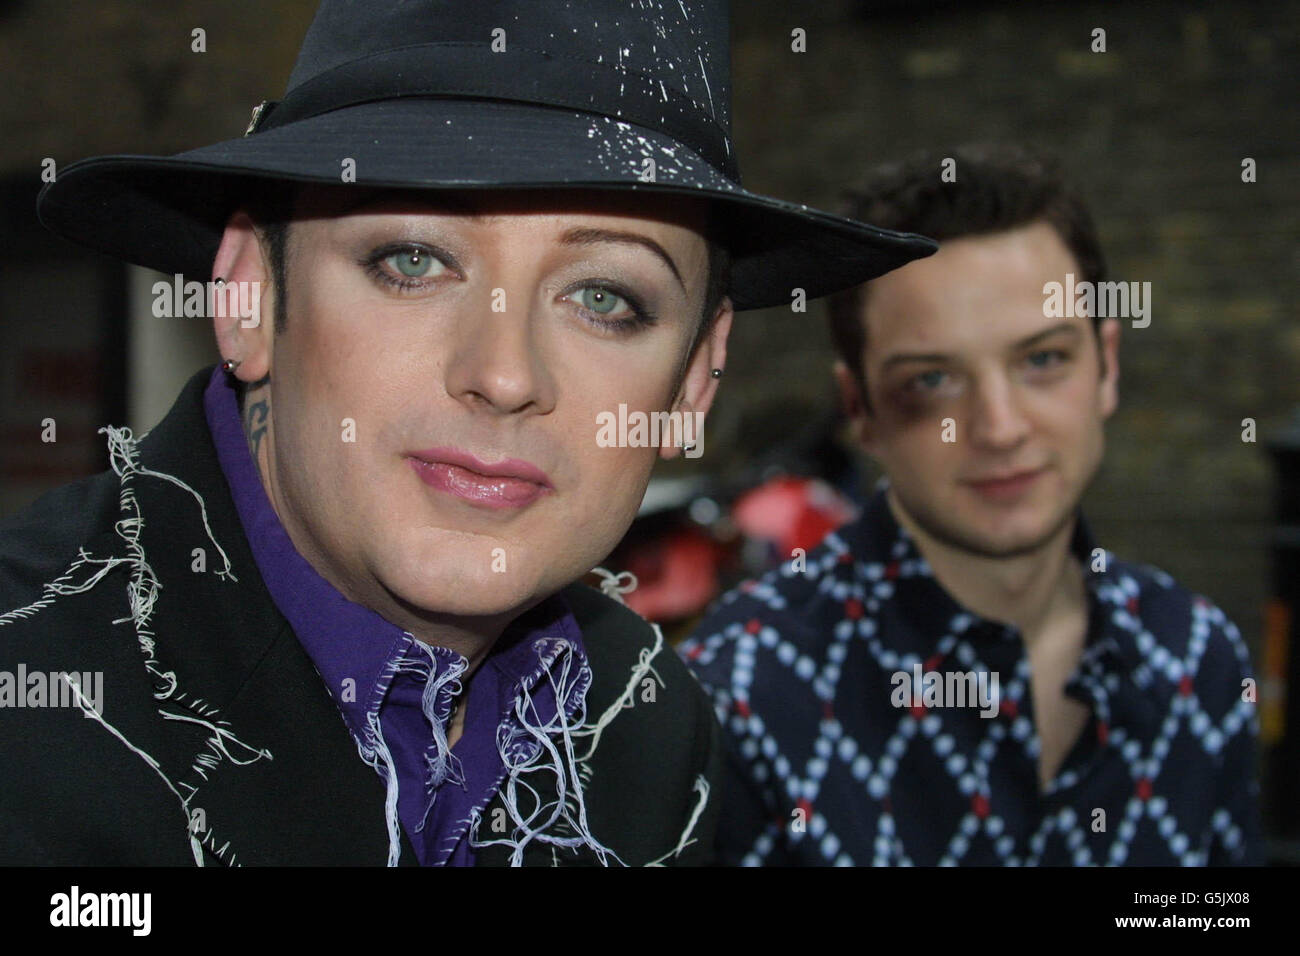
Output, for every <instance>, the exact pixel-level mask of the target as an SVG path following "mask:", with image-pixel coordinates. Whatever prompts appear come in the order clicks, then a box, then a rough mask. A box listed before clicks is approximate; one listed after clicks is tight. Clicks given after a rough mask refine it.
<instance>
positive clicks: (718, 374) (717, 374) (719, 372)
mask: <svg viewBox="0 0 1300 956" xmlns="http://www.w3.org/2000/svg"><path fill="white" fill-rule="evenodd" d="M713 377H714V378H722V369H720V368H715V369H714V370H713Z"/></svg>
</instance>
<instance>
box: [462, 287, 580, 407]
mask: <svg viewBox="0 0 1300 956" xmlns="http://www.w3.org/2000/svg"><path fill="white" fill-rule="evenodd" d="M527 301H528V298H527V296H526V295H525V294H524V293H523V292H522V291H515V290H510V291H509V294H506V290H504V289H501V288H496V289H494V290H493V295H492V296H490V297H489V300H488V302H487V303H485V305H486V307H485V308H478V309H474V310H473V311H472V312H467V313H466V314H464V315H462V316H460V317H459V319H458V321H457V323H456V332H455V333H454V335H455V343H454V346H453V348H452V349H451V351H450V355H449V364H448V370H447V386H446V387H447V392H448V393H449V394H450V395H451V396H452V398H454V399H456V400H457V401H459V402H461V403H462V404H464V405H467V406H468V407H470V408H471V409H473V410H484V411H490V412H493V413H495V414H500V415H514V414H523V413H532V414H539V415H540V414H546V413H548V412H550V411H551V410H552V409H554V407H555V392H556V388H555V382H554V380H553V379H552V377H551V374H550V370H549V368H548V367H547V364H546V361H545V358H544V356H543V355H542V354H541V353H540V352H539V350H538V348H537V342H536V341H535V338H536V336H535V329H534V326H535V323H534V321H533V316H532V315H531V314H530V312H529V310H528V309H527V308H526V307H521V306H515V307H514V308H512V309H505V310H503V311H496V310H494V309H493V308H492V305H494V304H495V303H498V302H507V303H512V304H513V303H522V302H527Z"/></svg>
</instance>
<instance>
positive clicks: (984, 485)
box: [965, 468, 1047, 500]
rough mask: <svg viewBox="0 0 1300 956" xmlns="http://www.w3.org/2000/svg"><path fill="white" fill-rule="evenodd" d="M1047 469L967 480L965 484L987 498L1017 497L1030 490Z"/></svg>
mask: <svg viewBox="0 0 1300 956" xmlns="http://www.w3.org/2000/svg"><path fill="white" fill-rule="evenodd" d="M1046 471H1047V469H1046V468H1034V469H1032V470H1029V471H1015V472H1011V473H1010V474H1008V475H1001V476H997V477H993V478H979V479H975V480H967V481H966V482H965V484H967V485H968V486H970V487H971V488H972V489H974V490H975V491H976V492H978V493H979V494H981V495H983V496H984V497H986V498H993V499H998V500H1001V499H1007V498H1016V497H1019V496H1020V495H1021V494H1023V493H1024V492H1025V491H1026V490H1028V488H1029V486H1030V485H1032V484H1033V483H1034V482H1035V481H1037V480H1038V479H1039V478H1040V477H1042V476H1043V474H1045V473H1046Z"/></svg>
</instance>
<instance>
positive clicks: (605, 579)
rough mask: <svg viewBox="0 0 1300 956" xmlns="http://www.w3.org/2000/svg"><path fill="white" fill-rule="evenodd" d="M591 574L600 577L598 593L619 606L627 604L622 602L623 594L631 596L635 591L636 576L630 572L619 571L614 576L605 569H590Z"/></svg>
mask: <svg viewBox="0 0 1300 956" xmlns="http://www.w3.org/2000/svg"><path fill="white" fill-rule="evenodd" d="M591 573H592V574H598V575H600V592H601V593H602V594H604V595H605V596H606V597H611V598H613V599H614V600H615V601H617V602H618V603H619V604H624V605H625V604H627V602H626V601H624V600H623V595H624V594H631V593H632V592H633V591H635V590H636V586H637V580H636V575H635V574H633V573H632V572H631V571H620V572H619V573H618V574H615V573H614V572H612V571H608V570H606V569H605V568H592V569H591Z"/></svg>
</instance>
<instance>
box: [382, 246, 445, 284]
mask: <svg viewBox="0 0 1300 956" xmlns="http://www.w3.org/2000/svg"><path fill="white" fill-rule="evenodd" d="M385 261H386V262H388V263H389V264H390V265H391V266H392V267H393V268H394V269H395V270H396V271H397V272H399V273H401V274H402V275H404V276H406V277H407V278H408V279H422V278H424V277H425V276H427V275H429V273H430V270H432V269H433V267H434V266H435V265H440V263H439V262H438V260H437V259H435V258H434V257H433V256H431V255H429V253H427V252H425V251H424V250H423V249H403V250H402V251H401V252H395V253H393V254H392V255H391V256H389V257H388V258H387V259H386V260H385Z"/></svg>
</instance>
